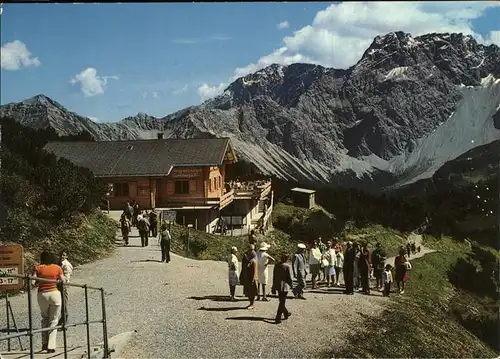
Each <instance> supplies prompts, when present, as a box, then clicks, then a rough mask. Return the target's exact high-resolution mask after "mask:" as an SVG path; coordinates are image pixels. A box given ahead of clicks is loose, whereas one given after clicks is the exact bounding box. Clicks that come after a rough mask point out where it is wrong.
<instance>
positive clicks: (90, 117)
mask: <svg viewBox="0 0 500 359" xmlns="http://www.w3.org/2000/svg"><path fill="white" fill-rule="evenodd" d="M87 118H88V119H89V120H90V121H93V122H100V120H99V119H98V118H97V117H94V116H87Z"/></svg>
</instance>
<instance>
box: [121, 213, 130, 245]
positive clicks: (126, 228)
mask: <svg viewBox="0 0 500 359" xmlns="http://www.w3.org/2000/svg"><path fill="white" fill-rule="evenodd" d="M130 226H131V224H130V220H129V219H128V218H127V215H126V213H122V215H121V218H120V229H121V231H122V238H123V241H124V242H125V245H126V246H128V238H129V235H130Z"/></svg>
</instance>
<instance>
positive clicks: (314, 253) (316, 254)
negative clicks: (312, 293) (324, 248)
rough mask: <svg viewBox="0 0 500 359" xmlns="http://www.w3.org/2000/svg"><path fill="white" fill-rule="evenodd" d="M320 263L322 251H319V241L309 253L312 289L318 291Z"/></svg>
mask: <svg viewBox="0 0 500 359" xmlns="http://www.w3.org/2000/svg"><path fill="white" fill-rule="evenodd" d="M320 261H321V250H320V249H319V246H318V241H314V244H313V245H312V247H311V251H310V252H309V270H310V272H311V276H312V289H316V277H318V276H319V269H320Z"/></svg>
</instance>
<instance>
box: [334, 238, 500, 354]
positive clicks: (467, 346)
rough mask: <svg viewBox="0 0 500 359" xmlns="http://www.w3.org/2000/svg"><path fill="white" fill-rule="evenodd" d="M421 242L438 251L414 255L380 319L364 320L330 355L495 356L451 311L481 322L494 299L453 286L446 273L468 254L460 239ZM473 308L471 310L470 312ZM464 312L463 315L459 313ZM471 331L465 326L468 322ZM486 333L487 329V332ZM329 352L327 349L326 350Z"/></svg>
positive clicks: (493, 306)
mask: <svg viewBox="0 0 500 359" xmlns="http://www.w3.org/2000/svg"><path fill="white" fill-rule="evenodd" d="M425 244H426V246H428V247H431V248H434V249H438V250H439V252H436V253H431V254H428V255H426V256H424V257H422V258H419V259H415V260H414V262H413V269H412V271H411V272H410V274H409V278H410V279H409V281H408V287H407V290H406V291H405V294H404V296H396V295H394V296H393V298H392V303H391V304H390V306H389V309H388V310H386V311H385V312H384V313H383V315H382V316H381V317H376V318H367V319H366V323H365V325H364V326H363V329H362V330H361V331H360V332H358V333H356V334H355V335H353V336H351V337H349V341H350V345H349V346H348V347H345V348H338V349H337V350H335V352H334V353H333V356H335V357H339V356H340V357H386V358H389V357H399V358H400V357H421V358H422V357H424V358H440V357H455V358H465V357H470V358H485V357H490V358H491V357H496V356H498V353H495V350H493V349H492V348H491V347H490V346H488V345H487V344H486V343H485V342H483V341H481V340H479V339H478V336H481V334H480V333H476V334H477V335H478V336H476V335H474V334H473V333H472V331H469V330H467V329H466V328H465V327H464V326H463V325H462V324H461V322H460V320H459V319H458V317H457V310H460V309H461V310H462V311H464V310H465V311H467V314H468V315H472V316H473V317H474V318H470V319H472V322H476V323H477V322H481V321H482V320H484V317H486V318H488V317H489V318H491V316H494V315H495V313H497V310H498V302H496V301H494V300H493V299H490V298H487V297H484V296H478V295H476V294H474V293H471V292H466V291H463V290H459V289H457V288H456V287H454V286H453V285H452V284H451V283H450V281H449V279H448V273H449V271H450V269H452V268H453V267H454V266H455V265H456V263H457V261H458V260H459V259H460V258H465V257H466V255H467V253H470V247H469V246H468V245H467V244H466V243H458V242H455V241H453V240H451V239H450V238H442V239H441V240H439V241H438V240H436V239H435V238H432V237H427V238H426V241H425ZM470 308H473V311H470ZM462 314H464V313H462ZM468 328H469V329H471V328H472V327H471V326H468ZM490 334H491V333H490ZM328 355H332V353H328Z"/></svg>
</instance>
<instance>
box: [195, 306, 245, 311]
mask: <svg viewBox="0 0 500 359" xmlns="http://www.w3.org/2000/svg"><path fill="white" fill-rule="evenodd" d="M245 309H247V308H246V307H227V308H205V307H201V308H198V310H205V311H207V312H229V311H231V310H245Z"/></svg>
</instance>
